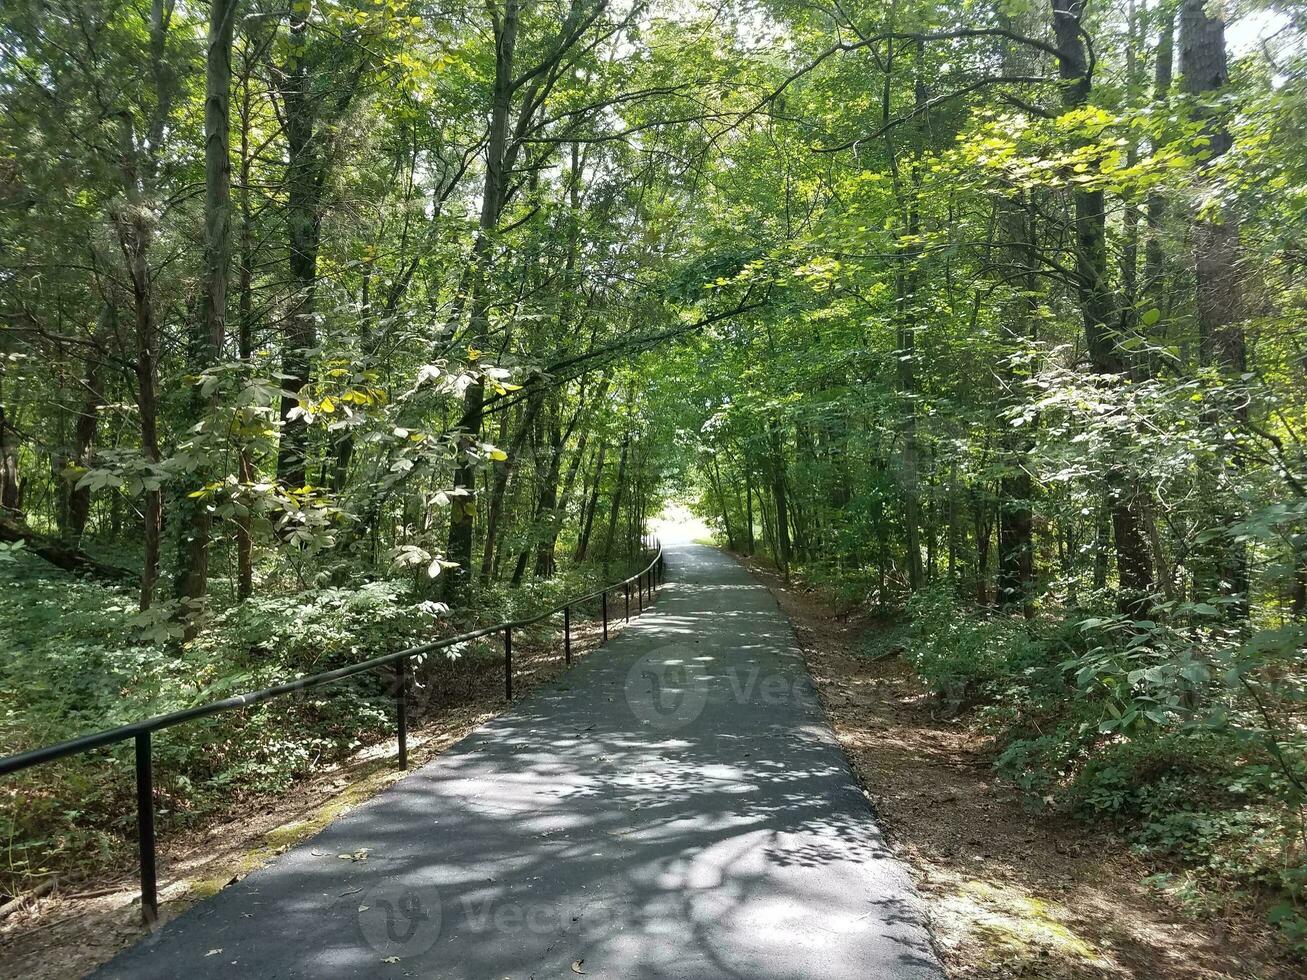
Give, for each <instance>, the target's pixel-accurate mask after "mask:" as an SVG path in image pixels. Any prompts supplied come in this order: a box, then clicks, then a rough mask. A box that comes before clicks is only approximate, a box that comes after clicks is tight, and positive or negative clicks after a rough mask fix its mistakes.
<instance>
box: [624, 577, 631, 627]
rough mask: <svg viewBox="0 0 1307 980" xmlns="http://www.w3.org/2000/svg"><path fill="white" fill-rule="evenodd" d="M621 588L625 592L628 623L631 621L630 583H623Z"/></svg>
mask: <svg viewBox="0 0 1307 980" xmlns="http://www.w3.org/2000/svg"><path fill="white" fill-rule="evenodd" d="M622 587H623V588H624V589H625V591H626V621H627V622H628V623H629V622H630V621H631V583H630V582H624V583H622Z"/></svg>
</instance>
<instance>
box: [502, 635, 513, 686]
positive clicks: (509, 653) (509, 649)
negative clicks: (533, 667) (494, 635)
mask: <svg viewBox="0 0 1307 980" xmlns="http://www.w3.org/2000/svg"><path fill="white" fill-rule="evenodd" d="M504 700H505V701H512V700H513V627H511V626H505V627H504Z"/></svg>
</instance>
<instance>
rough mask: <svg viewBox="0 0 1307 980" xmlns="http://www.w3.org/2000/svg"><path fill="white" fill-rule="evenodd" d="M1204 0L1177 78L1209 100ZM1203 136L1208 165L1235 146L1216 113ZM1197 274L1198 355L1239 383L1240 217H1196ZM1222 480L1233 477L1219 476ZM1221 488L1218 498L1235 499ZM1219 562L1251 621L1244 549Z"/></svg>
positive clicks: (1187, 4) (1209, 43) (1218, 70)
mask: <svg viewBox="0 0 1307 980" xmlns="http://www.w3.org/2000/svg"><path fill="white" fill-rule="evenodd" d="M1210 9H1211V8H1209V5H1208V4H1207V3H1206V2H1205V0H1183V3H1182V4H1181V6H1180V74H1181V86H1182V87H1183V89H1184V91H1185V92H1186V93H1187V94H1189V95H1192V96H1196V97H1198V98H1204V97H1207V96H1210V95H1211V94H1213V93H1216V92H1219V91H1220V90H1221V89H1223V88H1225V86H1226V85H1227V84H1228V83H1229V79H1230V73H1229V68H1228V67H1227V64H1226V56H1225V23H1224V21H1223V20H1222V19H1221V16H1220V15H1219V14H1218V15H1217V16H1210V14H1209V10H1210ZM1203 115H1204V117H1205V123H1206V125H1205V127H1204V133H1205V135H1206V136H1207V138H1208V139H1209V140H1210V142H1209V144H1208V150H1209V153H1210V158H1209V159H1211V160H1215V159H1217V158H1219V157H1221V156H1223V155H1224V154H1225V153H1226V152H1227V151H1228V150H1229V149H1230V147H1231V145H1232V140H1231V137H1230V133H1229V131H1228V130H1227V129H1226V128H1225V126H1224V125H1222V124H1221V123H1220V121H1219V120H1218V119H1217V118H1216V116H1215V114H1214V113H1212V112H1210V111H1207V110H1204V111H1203ZM1193 238H1194V272H1195V291H1196V307H1197V314H1198V338H1199V356H1200V358H1201V360H1202V363H1203V365H1204V366H1205V367H1213V368H1216V369H1218V370H1219V371H1220V372H1221V373H1222V375H1224V376H1225V377H1226V378H1228V379H1231V380H1234V381H1238V380H1239V379H1240V377H1241V376H1242V375H1243V374H1244V373H1245V372H1247V370H1248V352H1247V346H1246V342H1245V340H1244V334H1243V325H1242V323H1241V321H1240V315H1241V307H1242V301H1243V296H1242V290H1241V289H1240V277H1241V276H1242V275H1243V274H1244V272H1243V250H1242V248H1241V247H1240V244H1239V219H1238V217H1237V216H1236V214H1235V213H1234V212H1233V210H1231V209H1230V208H1227V207H1224V206H1221V205H1217V206H1215V207H1213V208H1211V209H1209V210H1208V211H1206V212H1204V213H1202V214H1199V215H1196V216H1195V218H1194V235H1193ZM1235 415H1236V418H1237V419H1238V420H1239V421H1240V422H1247V420H1248V409H1247V407H1246V404H1245V405H1241V406H1240V407H1239V408H1237V409H1235ZM1222 455H1223V456H1224V457H1225V458H1224V459H1223V460H1222V467H1223V469H1225V470H1226V471H1227V472H1232V473H1233V474H1234V477H1233V480H1232V481H1230V482H1234V483H1238V482H1239V475H1238V474H1239V470H1240V466H1239V462H1238V459H1237V457H1234V456H1232V455H1230V454H1227V453H1223V454H1222ZM1221 479H1222V481H1223V482H1226V481H1228V480H1229V479H1230V478H1229V477H1226V476H1224V474H1222V476H1221ZM1232 495H1233V494H1232V490H1231V489H1230V488H1228V487H1227V488H1223V492H1221V494H1220V496H1221V497H1222V498H1229V497H1231V496H1232ZM1222 509H1223V510H1226V511H1227V512H1226V513H1224V514H1222V515H1221V522H1222V524H1223V525H1224V526H1226V527H1228V526H1229V525H1231V524H1233V523H1234V522H1236V521H1237V520H1238V515H1237V514H1236V513H1233V512H1232V510H1233V508H1232V507H1231V506H1229V505H1228V504H1226V505H1225V506H1224V507H1223V508H1222ZM1218 547H1219V553H1218V555H1217V557H1216V561H1215V565H1216V574H1217V578H1218V589H1219V591H1220V592H1222V593H1223V594H1225V595H1227V596H1229V597H1230V598H1231V600H1232V605H1231V610H1232V612H1233V613H1234V614H1235V615H1236V616H1237V617H1238V618H1243V619H1246V618H1247V616H1248V611H1249V602H1248V600H1249V595H1248V591H1249V584H1250V583H1249V575H1248V551H1247V547H1246V546H1245V545H1244V544H1243V543H1241V542H1236V541H1234V540H1232V539H1231V540H1227V541H1225V542H1222V543H1221V544H1220V545H1219V546H1218Z"/></svg>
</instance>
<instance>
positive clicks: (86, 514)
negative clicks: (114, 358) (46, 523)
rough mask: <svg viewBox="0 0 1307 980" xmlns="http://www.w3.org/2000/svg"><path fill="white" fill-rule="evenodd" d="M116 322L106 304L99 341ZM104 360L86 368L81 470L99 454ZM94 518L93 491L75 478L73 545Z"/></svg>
mask: <svg viewBox="0 0 1307 980" xmlns="http://www.w3.org/2000/svg"><path fill="white" fill-rule="evenodd" d="M113 319H114V309H113V306H112V304H110V303H108V302H105V304H104V305H103V306H102V307H101V310H100V317H99V321H98V322H97V324H96V329H95V339H96V340H97V341H98V340H99V338H101V337H105V336H107V335H108V333H109V330H110V329H111V327H112V324H113ZM103 371H104V363H103V359H102V357H101V356H100V352H99V350H98V349H97V350H93V351H91V352H90V353H88V354H87V355H86V363H85V366H84V367H83V369H82V408H81V411H80V412H79V413H78V415H77V421H76V422H75V423H74V425H73V456H72V460H71V462H72V463H74V464H75V465H76V466H77V467H78V469H79V470H84V469H87V468H88V467H89V466H90V465H91V458H92V456H93V455H94V454H95V434H96V431H97V429H98V428H99V424H100V406H101V405H102V404H103V403H104V383H103V378H102V373H103ZM90 517H91V488H90V487H82V486H78V480H77V479H76V478H74V479H73V480H72V481H71V486H69V488H68V524H67V527H66V528H65V532H66V534H67V536H68V540H70V541H72V542H73V543H77V542H79V541H81V539H82V535H84V534H85V533H86V525H87V523H88V522H89V520H90Z"/></svg>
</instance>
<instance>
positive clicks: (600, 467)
mask: <svg viewBox="0 0 1307 980" xmlns="http://www.w3.org/2000/svg"><path fill="white" fill-rule="evenodd" d="M607 451H608V440H607V439H606V438H604V439H600V440H599V453H598V458H597V459H596V460H595V475H594V480H593V482H592V483H591V485H590V495H589V500H588V501H586V502H584V503H583V504H582V509H583V511H584V513H583V515H582V517H581V530H580V531H579V532H578V534H577V536H576V552H575V554H574V555H573V556H572V558H573V561H575V562H576V563H577V564H580V563H581V562H583V561H585V555H586V552H587V551H588V550H589V548H590V534H591V532H592V531H593V530H594V523H595V511H596V510H598V509H599V490H600V487H601V486H602V484H603V478H604V454H605V453H606V452H607Z"/></svg>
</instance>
